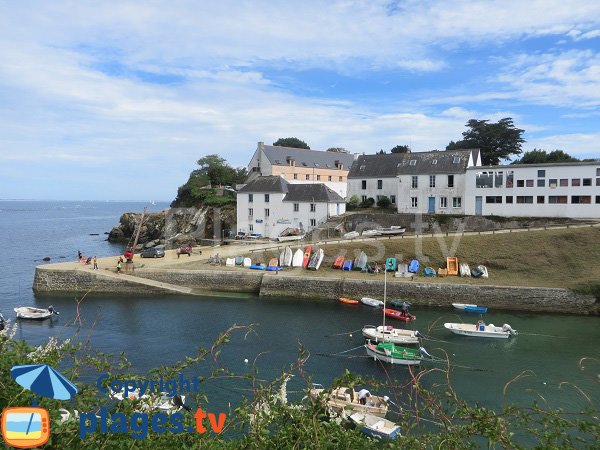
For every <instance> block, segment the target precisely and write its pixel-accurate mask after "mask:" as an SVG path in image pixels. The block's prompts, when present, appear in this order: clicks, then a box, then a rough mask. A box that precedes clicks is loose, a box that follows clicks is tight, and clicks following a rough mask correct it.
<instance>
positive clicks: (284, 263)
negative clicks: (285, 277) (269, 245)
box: [279, 247, 293, 267]
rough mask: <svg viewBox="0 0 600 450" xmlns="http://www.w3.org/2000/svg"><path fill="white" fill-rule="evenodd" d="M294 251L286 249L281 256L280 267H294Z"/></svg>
mask: <svg viewBox="0 0 600 450" xmlns="http://www.w3.org/2000/svg"><path fill="white" fill-rule="evenodd" d="M292 257H293V255H292V249H291V248H290V247H286V248H285V249H283V251H282V252H281V254H280V255H279V265H280V266H281V267H290V266H291V265H292Z"/></svg>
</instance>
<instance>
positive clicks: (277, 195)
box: [237, 176, 346, 238]
mask: <svg viewBox="0 0 600 450" xmlns="http://www.w3.org/2000/svg"><path fill="white" fill-rule="evenodd" d="M345 212H346V203H345V200H344V199H343V198H342V197H341V196H340V195H338V194H337V193H336V192H334V191H333V190H332V189H330V188H329V187H327V186H325V184H323V183H314V184H293V183H290V182H288V181H287V180H286V179H284V178H283V177H281V176H267V177H258V178H255V179H254V180H252V181H250V182H249V183H248V184H246V185H245V186H244V187H242V188H241V189H240V190H239V191H238V193H237V230H238V233H239V232H243V233H249V234H260V235H262V236H266V237H269V238H276V237H277V236H279V235H280V234H281V232H282V231H283V230H285V229H286V228H299V229H302V230H305V231H310V230H312V229H313V228H315V227H317V226H319V225H320V224H321V223H323V222H325V221H326V220H327V219H328V218H329V217H332V216H338V215H340V214H344V213H345Z"/></svg>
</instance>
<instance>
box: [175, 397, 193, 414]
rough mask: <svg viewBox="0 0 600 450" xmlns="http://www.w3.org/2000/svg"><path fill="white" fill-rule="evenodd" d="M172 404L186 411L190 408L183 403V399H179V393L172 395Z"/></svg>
mask: <svg viewBox="0 0 600 450" xmlns="http://www.w3.org/2000/svg"><path fill="white" fill-rule="evenodd" d="M173 404H174V405H175V406H177V407H179V408H183V409H185V410H186V411H191V410H192V408H190V407H189V406H188V405H186V404H184V403H183V400H182V399H181V397H180V396H179V395H174V396H173Z"/></svg>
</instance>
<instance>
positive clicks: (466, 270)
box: [459, 263, 471, 277]
mask: <svg viewBox="0 0 600 450" xmlns="http://www.w3.org/2000/svg"><path fill="white" fill-rule="evenodd" d="M459 272H460V276H461V277H470V276H471V268H470V267H469V265H468V264H467V263H461V264H460V265H459Z"/></svg>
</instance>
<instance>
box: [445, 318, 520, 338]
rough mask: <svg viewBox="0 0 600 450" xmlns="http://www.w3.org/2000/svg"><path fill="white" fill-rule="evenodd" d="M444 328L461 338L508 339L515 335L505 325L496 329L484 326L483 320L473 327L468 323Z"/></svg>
mask: <svg viewBox="0 0 600 450" xmlns="http://www.w3.org/2000/svg"><path fill="white" fill-rule="evenodd" d="M444 327H445V328H446V329H448V330H450V331H452V332H453V333H454V334H460V335H462V336H472V337H484V338H499V339H508V338H509V337H510V336H516V335H517V330H513V329H512V327H511V326H510V325H508V324H507V323H505V324H504V325H502V326H501V327H497V326H495V325H494V324H492V323H490V324H489V325H486V324H485V322H484V321H483V320H480V321H479V322H477V323H476V324H475V325H473V324H470V323H445V324H444Z"/></svg>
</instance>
